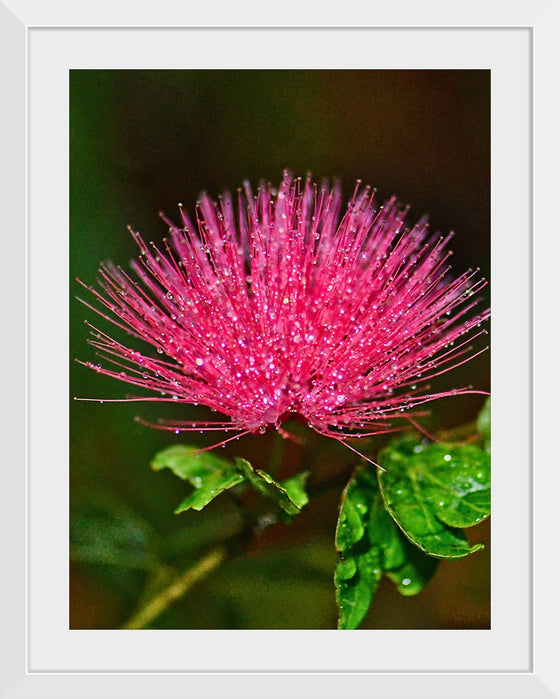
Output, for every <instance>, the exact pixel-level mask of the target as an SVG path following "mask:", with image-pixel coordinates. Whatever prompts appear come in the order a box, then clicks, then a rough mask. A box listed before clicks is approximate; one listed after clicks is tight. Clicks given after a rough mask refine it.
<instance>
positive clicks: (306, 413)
mask: <svg viewBox="0 0 560 699" xmlns="http://www.w3.org/2000/svg"><path fill="white" fill-rule="evenodd" d="M373 194H374V193H373V192H372V191H371V190H370V188H369V187H365V188H361V187H360V184H359V183H358V185H357V186H356V190H355V192H354V195H353V197H352V199H351V201H350V203H349V204H348V208H347V210H346V212H345V213H344V215H342V216H340V213H339V212H340V209H341V204H342V198H341V194H340V189H339V186H338V184H335V185H334V187H333V188H332V189H331V188H330V187H329V186H328V185H327V184H326V183H323V184H322V185H321V186H318V185H316V184H314V183H313V182H312V181H311V179H310V178H309V177H308V178H307V180H306V181H305V182H303V181H302V180H301V179H295V180H294V179H293V178H292V176H291V175H290V174H289V173H288V172H285V173H284V177H283V180H282V183H281V185H280V187H279V189H278V191H276V190H274V189H273V188H272V187H271V186H270V185H268V186H265V185H264V184H261V186H260V187H259V189H258V191H257V194H256V196H253V194H252V192H251V190H250V187H249V185H248V184H246V185H245V193H242V192H241V191H240V192H239V193H238V205H237V207H234V203H233V201H232V198H231V196H230V195H229V194H228V193H226V194H224V195H223V196H222V197H221V198H220V199H219V201H218V202H217V203H216V202H214V201H212V200H211V199H210V198H209V197H208V196H206V195H204V196H202V198H201V200H200V202H199V203H198V206H197V210H196V225H193V224H192V223H191V221H190V220H189V218H188V216H187V215H186V213H185V212H184V211H183V209H181V218H182V225H181V226H180V227H177V226H175V225H174V224H172V223H171V222H170V221H168V220H167V219H166V218H165V217H163V218H164V220H165V221H166V222H167V224H168V225H169V237H168V239H165V240H164V248H163V249H159V248H158V247H157V246H156V245H154V244H153V243H151V244H150V245H149V246H148V245H147V244H146V243H145V242H144V240H143V239H142V238H141V236H140V234H138V233H136V232H134V231H131V233H132V235H133V237H134V239H135V240H136V243H137V244H138V247H139V248H140V253H141V254H140V258H139V261H135V262H133V263H132V265H131V266H132V269H133V272H134V275H135V277H134V278H133V277H131V276H129V275H128V274H127V273H126V272H125V271H124V270H123V269H122V268H121V267H117V266H115V265H113V264H112V263H106V264H102V265H101V267H100V279H99V282H98V284H99V288H100V290H99V291H98V290H96V289H94V288H93V287H90V286H86V285H83V286H86V288H87V289H88V290H89V291H90V292H91V293H92V295H93V296H94V298H95V300H96V301H97V303H98V304H99V305H100V307H95V306H90V305H89V304H87V303H86V305H88V306H89V307H90V308H93V310H95V311H96V312H97V313H99V315H101V316H102V317H103V318H105V319H107V320H110V321H111V322H112V323H114V324H115V325H116V326H118V327H120V328H124V329H126V330H127V332H128V333H129V334H131V335H132V336H134V337H135V338H137V339H138V338H139V339H142V340H144V341H145V342H147V343H148V344H149V345H151V346H152V347H153V348H155V349H156V350H157V352H156V355H155V356H154V355H152V354H149V353H148V354H144V353H142V352H140V351H139V350H137V349H134V348H133V347H129V346H127V345H125V344H122V343H120V342H117V341H116V340H114V339H112V338H111V337H110V336H109V335H106V334H105V333H103V332H101V331H99V330H97V329H96V328H94V327H93V326H90V327H91V330H92V332H91V335H92V339H90V340H89V343H90V344H91V345H92V346H93V347H95V348H96V349H97V350H98V355H99V356H100V357H101V358H102V359H103V361H104V362H108V363H109V364H110V366H112V367H113V368H107V367H106V366H105V364H94V363H91V362H87V363H86V365H87V366H88V367H91V368H93V369H95V370H96V371H98V372H100V373H102V374H105V375H108V376H113V377H115V378H117V379H120V380H122V381H125V382H127V383H129V384H132V385H135V386H137V387H139V388H142V389H148V390H151V391H154V392H157V393H158V396H157V397H152V398H142V397H137V398H131V399H130V400H157V401H169V402H172V401H177V402H180V403H192V404H200V405H205V406H208V407H209V408H211V409H212V410H215V411H217V412H219V413H221V414H222V415H225V416H227V417H228V418H229V419H228V421H225V420H220V421H216V422H204V423H198V422H193V421H190V422H184V423H181V422H167V423H165V422H162V423H161V424H158V425H153V426H154V427H160V428H161V429H173V430H174V431H176V432H177V431H187V430H194V429H198V428H202V429H220V430H221V429H232V430H237V431H239V432H243V433H248V432H259V431H261V432H262V431H264V430H265V429H266V428H267V427H268V426H274V427H275V428H276V429H281V427H280V425H281V423H282V422H283V421H284V420H285V419H286V418H287V417H289V416H290V415H291V414H299V415H301V416H303V418H304V419H305V420H306V421H307V423H308V424H309V426H310V427H312V428H313V429H315V430H316V431H317V432H319V433H320V434H326V435H330V436H333V437H335V438H336V439H338V440H339V441H341V440H345V439H347V438H348V437H351V436H367V435H370V434H376V433H381V432H386V431H388V426H387V423H386V422H380V421H386V420H388V419H391V418H394V417H403V414H402V411H403V410H409V409H411V408H413V407H414V406H417V405H420V404H423V403H426V402H428V401H431V400H434V399H436V398H441V397H444V396H448V395H455V394H458V393H467V392H470V389H468V388H461V389H456V390H452V391H445V392H441V393H438V394H426V393H422V391H418V390H417V389H416V385H415V384H416V383H417V382H418V381H419V380H421V379H428V378H431V377H433V376H436V375H438V374H441V373H444V372H446V371H449V370H450V369H452V368H454V367H455V366H458V365H459V364H462V363H463V362H464V361H467V359H470V358H472V356H475V355H473V354H472V352H471V348H470V347H466V344H467V343H468V342H470V340H471V339H473V337H472V333H471V331H472V330H473V329H474V328H476V327H477V326H479V325H480V324H481V323H482V322H483V321H485V320H486V319H487V318H488V317H489V311H488V310H486V311H484V312H482V313H479V314H478V315H475V316H474V317H473V316H472V314H471V313H470V312H471V310H472V309H473V308H474V306H475V305H476V303H477V302H476V301H473V296H475V295H476V294H477V293H478V292H479V291H480V290H481V289H482V288H483V287H484V286H485V284H486V282H485V281H484V280H483V279H479V280H478V281H474V278H475V276H476V272H473V271H472V270H469V271H468V272H465V273H463V274H461V275H460V276H458V277H456V278H453V277H452V276H450V274H449V269H450V268H449V267H448V266H447V261H448V257H449V253H448V252H446V251H445V246H446V244H447V242H448V240H449V237H450V236H448V237H447V239H443V238H440V237H438V236H431V235H430V234H429V232H428V223H427V220H426V219H422V220H420V221H419V222H418V223H417V224H416V225H415V226H414V227H413V228H411V229H408V228H406V227H405V225H404V218H405V216H406V214H407V209H406V208H403V207H402V206H400V205H399V204H398V203H397V201H396V200H395V199H391V200H389V201H388V202H387V203H386V204H385V205H384V206H377V205H376V203H375V201H374V197H373ZM236 209H237V211H236ZM80 283H81V282H80ZM478 334H480V332H479V333H478ZM466 335H467V336H469V337H468V338H467V339H464V338H463V336H466ZM475 337H476V335H475ZM469 338H470V339H469ZM459 339H460V342H459V343H458V344H457V345H456V346H455V342H456V341H457V340H459ZM465 355H466V358H465ZM425 388H427V387H425ZM341 430H344V432H341ZM226 441H229V440H226Z"/></svg>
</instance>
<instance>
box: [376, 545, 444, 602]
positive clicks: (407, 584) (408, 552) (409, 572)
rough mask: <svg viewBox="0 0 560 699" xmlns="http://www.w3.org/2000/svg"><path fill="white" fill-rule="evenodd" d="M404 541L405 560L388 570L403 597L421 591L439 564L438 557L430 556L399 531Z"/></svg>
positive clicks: (389, 576)
mask: <svg viewBox="0 0 560 699" xmlns="http://www.w3.org/2000/svg"><path fill="white" fill-rule="evenodd" d="M399 535H400V536H399V538H401V540H402V542H403V549H404V555H405V559H406V560H405V562H404V563H403V564H402V565H401V566H398V567H396V568H394V569H393V570H388V571H387V573H386V574H387V577H388V578H389V579H390V580H392V581H393V582H394V583H395V585H396V586H397V590H398V591H399V592H400V594H401V595H403V597H412V595H417V594H418V593H419V592H421V591H422V590H423V589H424V587H425V585H426V583H427V582H428V581H429V580H430V579H431V578H432V576H433V574H434V573H435V570H436V568H437V565H438V560H437V558H434V557H433V556H428V555H426V554H425V553H423V552H422V551H420V549H418V548H417V547H416V546H414V545H413V544H411V543H410V542H409V541H407V540H406V539H405V538H404V536H403V535H402V534H400V532H399Z"/></svg>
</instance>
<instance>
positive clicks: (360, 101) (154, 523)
mask: <svg viewBox="0 0 560 699" xmlns="http://www.w3.org/2000/svg"><path fill="white" fill-rule="evenodd" d="M70 98H71V99H70V127H71V128H70V138H71V143H70V145H71V163H70V165H71V167H70V195H71V196H70V199H71V212H70V213H71V216H70V222H71V251H70V267H71V278H72V280H74V278H75V277H76V276H78V277H80V279H82V280H83V281H85V282H86V283H92V282H94V280H95V278H96V271H97V267H98V264H99V262H100V260H102V259H112V260H113V261H115V262H117V263H120V264H123V265H126V264H127V262H128V261H129V260H130V259H131V258H132V257H133V256H134V255H135V254H136V250H135V246H134V244H133V241H132V239H131V237H130V235H129V234H128V232H127V229H126V226H127V225H128V224H130V225H132V226H133V227H134V229H135V230H138V231H140V232H142V233H143V234H144V237H145V238H146V239H147V240H160V239H161V237H163V235H164V234H165V232H166V227H165V225H164V224H163V223H162V222H161V221H160V219H159V218H158V216H157V214H158V211H160V210H164V211H165V212H166V213H167V214H168V215H169V216H170V217H171V218H174V219H176V220H178V218H179V217H178V214H177V204H178V202H182V203H183V204H184V205H185V207H186V209H187V210H188V211H192V210H193V206H194V202H195V200H196V198H197V197H198V195H199V193H200V192H201V191H202V190H206V191H208V192H209V193H210V194H212V195H217V194H219V193H220V192H221V191H222V190H224V189H235V188H237V187H238V186H239V185H241V183H242V181H243V180H244V179H245V178H247V179H249V180H250V181H251V182H252V183H255V184H256V183H257V182H258V180H260V179H265V180H267V181H271V182H273V183H278V182H279V181H280V178H281V175H282V170H283V169H284V168H286V167H288V168H289V169H291V170H292V171H293V172H294V174H296V175H302V176H305V175H306V173H307V172H308V171H311V172H312V173H313V175H314V177H315V178H317V179H322V178H324V177H327V178H329V179H332V178H333V177H338V178H341V179H342V183H343V191H344V192H345V193H346V194H350V193H351V192H352V190H353V187H354V183H355V180H356V179H357V178H360V179H362V180H363V181H364V182H365V183H367V184H372V185H374V186H376V187H377V188H378V193H379V198H380V199H385V198H388V197H389V196H391V195H392V194H396V195H397V196H398V198H399V199H400V200H401V201H403V202H404V203H407V204H410V205H411V207H412V208H411V222H414V220H416V219H417V218H419V217H420V216H421V215H422V214H424V213H425V212H428V213H429V214H430V216H431V221H432V226H433V228H434V229H440V230H441V231H442V232H447V231H448V230H450V229H453V230H455V231H456V238H455V240H454V241H453V245H452V249H453V250H454V253H455V254H454V257H453V260H452V261H453V265H454V268H455V269H456V271H457V272H462V271H463V270H464V269H466V268H468V267H471V266H473V267H474V266H479V267H480V268H481V270H482V272H481V273H482V274H483V275H484V276H486V277H488V276H489V273H490V269H489V267H490V254H489V244H490V73H489V72H488V71H456V70H455V71H441V70H434V71H265V70H262V71H258V70H257V71H238V70H235V71H233V70H232V71H227V70H223V71H210V70H206V71H75V70H74V71H71V74H70ZM71 286H72V297H71V299H70V306H71V333H70V355H71V358H72V359H73V358H79V359H82V360H88V359H94V355H93V349H92V348H90V347H88V346H87V345H86V339H87V335H88V333H87V328H86V327H85V325H84V323H83V321H84V319H88V320H90V321H91V322H93V323H94V324H96V325H98V327H101V328H102V329H104V330H109V331H111V332H112V327H111V326H110V325H109V324H108V323H107V322H106V321H103V320H102V319H99V318H97V317H96V316H95V314H94V313H93V312H91V311H90V310H89V309H87V308H85V307H84V306H82V305H81V304H80V303H79V302H78V301H76V300H75V298H74V297H75V296H76V295H79V296H82V297H83V296H84V294H85V292H83V291H82V290H81V288H80V287H79V286H78V284H77V283H76V282H74V281H72V285H71ZM485 296H486V301H485V303H486V304H488V303H489V292H488V293H486V294H485ZM118 333H119V331H118V330H115V334H118ZM119 337H122V335H121V336H119ZM70 378H71V398H72V397H73V396H80V397H102V398H120V397H124V396H125V395H126V394H127V393H129V392H130V389H129V387H127V385H126V384H122V383H120V382H117V381H114V380H112V379H109V378H107V377H103V376H100V375H97V374H96V373H95V372H92V371H90V370H88V369H86V368H85V367H83V366H80V365H78V364H77V363H75V362H72V365H71V369H70ZM469 383H472V384H474V386H475V387H476V388H480V389H484V390H488V389H489V353H485V354H484V355H482V356H481V357H480V358H477V359H476V360H474V361H473V362H471V363H469V364H467V365H466V366H465V367H462V368H460V369H458V370H456V371H455V372H453V373H452V374H449V375H448V376H444V377H443V378H442V379H441V380H440V382H439V384H437V385H435V384H433V385H434V387H435V388H437V387H438V386H442V387H448V388H450V387H453V386H463V385H465V384H469ZM482 402H483V397H482V396H470V397H469V396H466V397H460V398H455V399H446V400H443V401H440V402H439V403H438V404H434V406H433V408H432V413H433V414H432V416H431V417H430V418H428V419H427V420H426V421H425V423H424V424H426V425H427V426H428V427H429V426H430V425H437V426H446V427H451V426H453V425H456V424H460V423H462V422H464V421H468V420H470V419H472V418H473V417H474V416H475V414H476V412H477V411H478V409H479V408H480V406H481V405H482ZM184 410H185V409H184V408H182V412H181V411H179V410H178V406H167V405H163V406H155V407H154V405H153V404H147V405H146V406H143V405H141V404H118V403H117V404H111V403H105V404H103V405H100V404H97V403H85V402H77V401H71V451H70V454H71V471H70V478H71V539H72V546H71V557H72V560H71V566H70V580H71V600H70V626H71V628H87V629H93V628H119V627H120V626H121V625H122V624H123V623H125V622H126V620H127V619H128V618H129V616H130V615H131V614H132V613H133V612H134V610H135V609H136V608H137V607H138V605H139V604H141V603H142V600H143V599H145V598H146V597H149V596H150V594H151V592H152V591H153V590H156V589H158V587H160V586H161V585H164V584H165V581H166V580H168V579H169V578H170V577H171V576H172V575H173V572H174V571H182V570H183V569H184V568H185V567H187V566H188V565H189V564H190V563H192V562H193V561H195V560H197V558H199V557H200V556H201V555H203V554H204V553H205V552H206V551H208V550H209V549H210V548H211V547H212V546H213V545H214V544H215V543H216V542H217V541H219V540H220V539H222V538H225V537H227V536H229V535H231V534H233V533H234V532H235V531H236V530H237V529H238V528H239V526H240V517H239V514H238V512H237V510H236V507H235V505H234V504H233V502H232V501H231V499H230V498H229V497H228V496H227V495H223V496H221V497H220V498H218V499H217V500H216V501H214V502H213V503H212V504H211V505H209V506H208V508H207V509H206V510H204V512H202V513H193V512H188V513H183V514H181V515H174V514H173V509H174V507H175V506H176V505H177V504H178V502H179V501H180V500H181V499H182V497H183V495H184V494H185V492H186V489H185V486H184V484H183V483H181V482H180V481H178V480H177V479H176V478H174V476H173V475H172V474H171V473H157V474H156V473H153V472H152V471H151V470H150V468H149V462H150V459H151V457H152V456H153V455H154V454H155V452H156V451H158V450H159V449H161V448H162V447H164V446H167V445H168V444H171V443H178V442H181V441H185V437H184V436H177V437H176V436H175V435H173V434H170V433H165V432H159V431H156V430H151V429H149V428H146V427H142V426H140V425H138V424H136V423H134V422H133V418H134V416H135V415H137V414H140V415H142V416H143V417H146V418H149V419H157V417H158V416H168V417H176V418H177V419H184V418H185V413H184ZM191 414H192V413H189V416H187V417H190V415H191ZM203 414H204V413H203V411H201V410H200V409H199V412H198V413H197V415H203ZM211 439H212V438H211V437H210V436H208V437H207V436H206V435H198V434H197V435H196V436H193V438H192V440H191V441H192V442H194V443H197V444H208V443H210V440H211ZM273 440H274V435H272V434H270V435H269V434H267V435H264V436H255V437H247V438H244V439H243V440H241V441H239V442H235V446H231V445H230V446H228V447H227V448H226V449H224V450H222V449H220V454H223V455H230V456H231V455H235V454H238V455H240V456H245V457H247V458H250V459H251V460H252V461H253V463H254V464H255V466H258V467H260V468H265V469H266V468H267V466H268V460H269V457H270V454H271V450H272V447H273ZM214 441H217V440H214ZM322 449H323V452H322V458H321V464H320V469H322V473H323V475H328V473H330V472H336V471H338V470H340V468H342V467H344V466H345V465H348V460H349V455H350V460H351V458H352V457H351V454H350V452H346V450H344V449H343V448H342V447H341V448H338V447H337V446H333V445H331V444H330V443H327V444H326V446H325V445H323V447H322ZM342 452H344V453H342ZM304 467H305V455H304V452H303V451H302V450H301V449H300V448H299V447H298V446H297V445H295V444H293V443H288V442H287V443H286V444H285V453H284V459H283V462H282V464H281V467H280V468H281V469H282V474H283V475H285V476H288V475H290V474H291V473H293V472H295V471H297V470H298V469H301V468H304ZM279 473H280V472H279ZM340 490H341V488H338V489H335V490H333V491H332V492H327V493H325V494H323V495H321V496H320V497H318V498H316V499H315V500H313V501H312V502H311V503H310V505H308V506H307V507H306V508H305V509H304V511H303V513H302V514H301V515H299V516H298V518H296V521H295V522H294V523H293V524H291V525H290V526H285V525H278V526H276V527H273V528H271V529H269V530H268V531H267V532H266V533H265V534H263V535H262V536H261V537H260V538H258V539H257V540H256V541H255V543H254V544H253V546H252V547H251V548H250V550H249V551H248V552H247V553H245V554H244V555H243V556H241V557H239V558H238V559H237V560H235V561H230V562H227V563H225V564H224V565H223V566H222V567H221V569H220V570H218V571H217V572H215V573H214V574H213V575H212V576H210V577H208V578H207V579H206V580H205V581H203V582H202V583H200V584H198V585H197V586H196V587H195V588H193V589H192V590H191V591H190V593H189V594H188V595H186V596H185V597H184V598H183V599H181V600H180V601H178V602H177V603H176V604H174V605H173V606H172V607H171V608H170V609H169V610H168V611H167V612H166V613H165V614H164V615H162V616H161V617H159V618H158V619H157V620H156V622H154V624H153V627H154V628H310V629H313V628H319V629H320V628H334V627H335V626H336V607H335V602H334V588H333V570H334V565H335V562H336V555H335V554H334V550H333V537H334V529H335V526H336V517H337V502H338V498H339V497H340ZM469 536H470V538H471V542H474V541H484V542H485V543H486V544H488V543H489V524H488V523H484V524H482V525H480V526H478V527H476V528H475V529H472V530H470V534H469ZM489 594H490V554H489V546H488V545H487V546H486V549H485V550H484V551H483V552H482V553H477V554H474V555H473V556H471V557H469V558H467V559H464V560H462V561H456V562H449V563H448V562H443V563H441V564H440V566H439V568H438V571H437V573H436V576H435V577H434V579H433V580H432V581H431V582H430V583H429V584H428V586H427V587H426V589H425V590H424V592H422V593H421V594H420V595H419V596H418V597H412V598H402V597H400V596H399V595H398V594H397V593H396V592H395V590H394V589H393V586H392V584H391V583H390V582H388V581H386V580H384V581H382V584H381V586H380V589H379V591H378V593H377V595H376V598H375V599H374V603H373V606H372V609H371V611H370V613H369V615H368V617H367V618H366V620H365V622H364V623H363V624H362V628H403V629H408V628H422V629H428V628H430V629H443V628H446V629H447V628H488V627H489V623H490V621H489V618H490V600H489Z"/></svg>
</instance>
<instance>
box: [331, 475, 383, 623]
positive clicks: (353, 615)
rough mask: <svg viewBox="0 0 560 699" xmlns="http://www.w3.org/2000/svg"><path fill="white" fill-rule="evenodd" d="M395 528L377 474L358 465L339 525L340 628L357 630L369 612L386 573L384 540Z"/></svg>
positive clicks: (336, 579)
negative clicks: (384, 569) (380, 491)
mask: <svg viewBox="0 0 560 699" xmlns="http://www.w3.org/2000/svg"><path fill="white" fill-rule="evenodd" d="M392 529H395V525H394V524H393V522H392V520H391V518H390V517H389V516H388V515H387V513H386V512H385V510H384V507H383V502H382V501H381V497H380V496H379V488H378V485H377V482H376V479H375V475H373V474H372V472H371V470H370V469H369V467H362V468H358V469H357V470H356V472H355V473H354V475H353V477H352V478H351V479H350V480H349V481H348V484H347V485H346V488H345V489H344V492H343V494H342V500H341V505H340V513H339V518H338V523H337V527H336V536H335V545H336V549H337V551H338V552H339V554H340V557H341V558H340V561H338V563H337V566H336V570H335V576H334V583H335V588H336V601H337V604H338V608H339V621H338V628H339V629H356V628H357V627H358V625H359V624H360V622H361V621H362V619H363V618H364V616H365V615H366V613H367V611H368V609H369V606H370V604H371V600H372V599H373V595H374V594H375V591H376V589H377V585H378V583H379V580H380V579H381V576H382V572H383V571H382V561H383V542H384V541H386V542H389V541H391V537H392V531H391V530H392Z"/></svg>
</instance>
